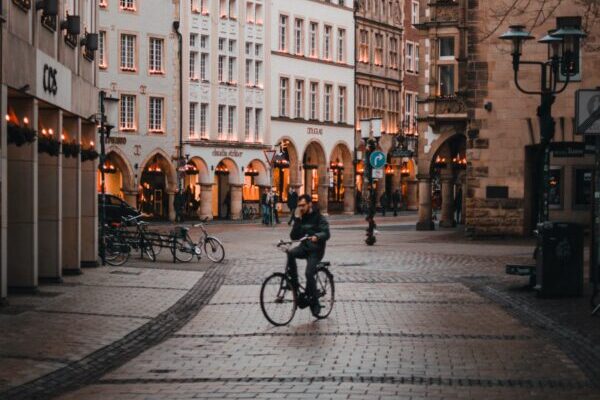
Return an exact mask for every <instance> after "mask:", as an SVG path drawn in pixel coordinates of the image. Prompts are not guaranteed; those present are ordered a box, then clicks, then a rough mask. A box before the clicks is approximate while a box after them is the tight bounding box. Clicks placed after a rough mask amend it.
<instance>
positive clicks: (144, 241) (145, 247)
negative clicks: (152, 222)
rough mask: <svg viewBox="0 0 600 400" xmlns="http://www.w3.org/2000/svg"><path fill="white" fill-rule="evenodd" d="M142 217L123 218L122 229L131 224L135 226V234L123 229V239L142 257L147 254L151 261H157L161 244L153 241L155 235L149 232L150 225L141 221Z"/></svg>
mask: <svg viewBox="0 0 600 400" xmlns="http://www.w3.org/2000/svg"><path fill="white" fill-rule="evenodd" d="M141 217H142V216H141V215H136V216H133V217H121V221H122V225H121V226H122V227H125V226H128V225H130V224H133V225H134V226H135V231H133V232H132V231H127V230H125V229H122V237H123V238H125V240H126V241H127V243H128V244H129V245H130V246H131V248H133V249H134V250H139V251H140V256H141V257H143V256H144V254H146V256H148V258H149V259H150V260H151V261H156V253H157V252H156V250H158V252H160V247H161V245H160V242H157V241H156V240H153V238H154V235H153V234H152V233H151V232H148V223H147V222H144V221H141V220H140V218H141ZM155 249H156V250H155Z"/></svg>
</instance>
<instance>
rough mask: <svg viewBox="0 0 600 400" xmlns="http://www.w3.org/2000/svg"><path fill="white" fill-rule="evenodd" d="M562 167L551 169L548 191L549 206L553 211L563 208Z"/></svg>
mask: <svg viewBox="0 0 600 400" xmlns="http://www.w3.org/2000/svg"><path fill="white" fill-rule="evenodd" d="M562 172H563V171H562V167H554V166H552V167H550V187H549V189H548V205H549V207H550V208H551V209H554V210H556V209H562V208H563V179H562V175H563V174H562Z"/></svg>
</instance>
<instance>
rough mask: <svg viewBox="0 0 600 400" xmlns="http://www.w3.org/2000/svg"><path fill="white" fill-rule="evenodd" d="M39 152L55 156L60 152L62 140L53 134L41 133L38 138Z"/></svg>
mask: <svg viewBox="0 0 600 400" xmlns="http://www.w3.org/2000/svg"><path fill="white" fill-rule="evenodd" d="M38 153H46V154H49V155H51V156H54V157H58V155H59V154H60V142H59V141H58V140H56V139H54V137H53V136H52V135H41V136H40V137H39V138H38Z"/></svg>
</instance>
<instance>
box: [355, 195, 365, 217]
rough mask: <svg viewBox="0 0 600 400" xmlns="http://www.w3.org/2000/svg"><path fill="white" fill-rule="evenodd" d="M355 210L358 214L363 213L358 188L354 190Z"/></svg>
mask: <svg viewBox="0 0 600 400" xmlns="http://www.w3.org/2000/svg"><path fill="white" fill-rule="evenodd" d="M355 206H356V212H357V213H359V214H362V213H363V205H362V194H361V193H360V190H357V191H356V204H355Z"/></svg>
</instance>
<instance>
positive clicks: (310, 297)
mask: <svg viewBox="0 0 600 400" xmlns="http://www.w3.org/2000/svg"><path fill="white" fill-rule="evenodd" d="M305 236H308V239H307V240H304V241H302V242H301V243H300V244H299V245H298V246H296V247H294V248H293V249H290V250H289V251H288V253H287V254H288V258H287V268H288V271H289V273H290V275H291V279H292V283H293V284H294V285H295V286H296V287H298V266H297V265H296V259H297V258H300V259H303V260H304V259H305V260H306V271H305V274H306V298H305V299H302V298H300V299H298V302H299V305H302V306H306V305H310V309H311V311H312V312H313V314H314V315H318V314H319V311H320V309H321V305H320V304H319V299H318V297H317V282H316V279H315V274H316V272H317V264H318V263H319V261H321V259H322V258H323V256H324V255H325V242H326V241H327V240H329V237H330V234H329V223H328V222H327V220H326V219H325V217H324V216H323V215H322V214H321V213H320V212H319V209H318V208H317V207H315V206H313V204H312V200H311V197H310V196H309V195H308V194H303V195H302V196H300V197H299V198H298V207H297V208H296V212H295V213H294V216H293V225H292V231H291V232H290V238H291V239H292V240H298V239H301V238H303V237H305Z"/></svg>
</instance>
